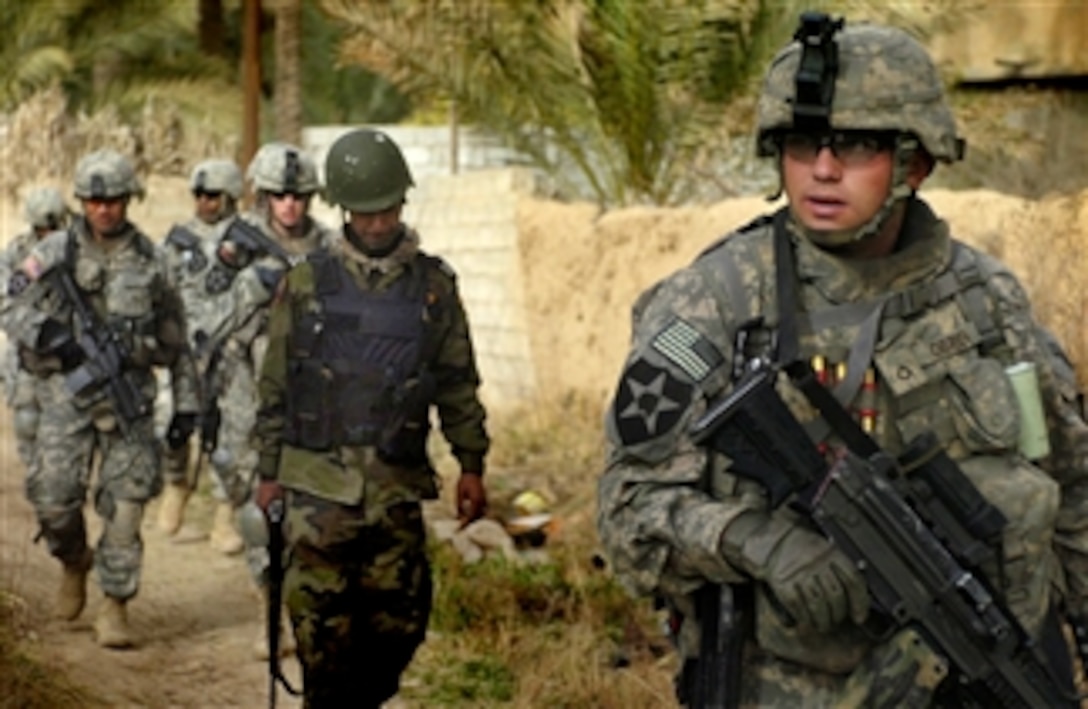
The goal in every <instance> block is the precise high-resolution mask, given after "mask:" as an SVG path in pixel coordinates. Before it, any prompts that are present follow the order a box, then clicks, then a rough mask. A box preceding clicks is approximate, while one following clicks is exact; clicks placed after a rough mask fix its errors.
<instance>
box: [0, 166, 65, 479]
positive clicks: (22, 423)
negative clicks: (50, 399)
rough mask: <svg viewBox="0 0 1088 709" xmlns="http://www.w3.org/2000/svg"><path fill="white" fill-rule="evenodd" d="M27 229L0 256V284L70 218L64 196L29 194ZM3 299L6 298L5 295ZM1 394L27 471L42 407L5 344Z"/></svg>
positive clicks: (32, 382) (42, 191)
mask: <svg viewBox="0 0 1088 709" xmlns="http://www.w3.org/2000/svg"><path fill="white" fill-rule="evenodd" d="M25 212H26V221H27V224H28V226H29V228H28V229H27V230H26V231H24V232H22V233H20V234H18V235H16V237H15V238H14V239H12V241H11V243H10V244H8V245H7V247H6V248H5V249H4V251H3V252H2V253H0V283H4V284H6V283H8V282H9V281H10V280H11V276H12V275H13V274H14V273H15V270H16V269H17V268H18V267H19V265H20V264H21V263H22V262H23V259H25V258H26V257H27V255H28V254H29V253H30V249H31V247H32V246H34V244H36V243H38V240H39V239H41V238H43V237H44V236H45V235H46V234H49V233H51V232H54V231H57V230H60V229H64V228H65V227H66V226H67V225H68V221H69V219H70V218H71V216H72V212H71V209H69V207H68V203H67V202H65V200H64V195H62V194H61V193H60V190H58V189H56V188H55V187H37V188H35V189H32V190H30V192H28V193H27V196H26V202H25ZM3 297H7V294H6V293H5V294H4V296H3ZM2 366H3V368H4V372H3V377H4V394H5V396H6V398H7V401H8V404H9V405H10V406H11V409H12V413H13V419H14V424H13V428H14V429H15V441H16V446H17V448H18V453H19V459H20V460H22V461H23V465H25V466H26V467H27V468H28V469H29V468H30V464H31V461H32V460H33V459H34V444H35V442H36V440H37V437H38V421H39V420H40V418H41V405H40V404H39V403H38V392H37V377H35V376H34V375H33V374H31V373H30V372H28V371H27V370H26V369H25V368H23V367H22V366H21V365H20V364H19V351H18V348H17V347H15V346H14V344H13V343H11V342H8V343H7V345H6V347H5V350H4V354H3V360H2Z"/></svg>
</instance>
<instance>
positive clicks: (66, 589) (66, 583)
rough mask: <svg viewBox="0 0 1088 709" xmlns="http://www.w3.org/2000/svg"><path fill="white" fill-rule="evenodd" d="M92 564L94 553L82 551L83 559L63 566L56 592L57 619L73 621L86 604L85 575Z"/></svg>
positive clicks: (88, 550)
mask: <svg viewBox="0 0 1088 709" xmlns="http://www.w3.org/2000/svg"><path fill="white" fill-rule="evenodd" d="M93 563H94V552H92V551H91V550H90V549H85V550H84V551H83V558H82V559H80V560H79V561H78V562H76V563H75V564H65V565H64V570H63V571H62V572H61V573H62V575H61V579H60V590H59V591H57V606H56V612H57V617H58V618H61V619H62V620H75V619H76V618H78V617H79V614H80V613H82V612H83V606H85V605H86V604H87V574H88V573H89V572H90V570H91V566H92V564H93Z"/></svg>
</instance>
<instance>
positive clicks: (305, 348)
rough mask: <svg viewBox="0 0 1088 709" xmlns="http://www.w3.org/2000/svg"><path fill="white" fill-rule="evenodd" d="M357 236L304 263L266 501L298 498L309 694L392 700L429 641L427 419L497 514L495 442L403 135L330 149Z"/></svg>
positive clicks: (278, 400)
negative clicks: (408, 216)
mask: <svg viewBox="0 0 1088 709" xmlns="http://www.w3.org/2000/svg"><path fill="white" fill-rule="evenodd" d="M326 177H327V186H326V190H327V195H328V198H329V200H330V201H332V202H333V203H335V204H337V205H339V206H340V207H341V209H342V210H343V214H344V223H343V226H342V238H341V239H340V240H339V241H337V242H336V243H335V244H334V245H333V247H332V248H329V249H323V250H321V251H318V252H316V253H314V254H312V255H311V256H310V257H309V258H308V259H307V260H306V261H305V262H304V263H302V264H300V265H299V266H297V267H295V268H294V269H293V270H291V271H290V272H289V273H288V275H287V278H286V280H285V282H284V283H283V286H282V288H281V290H280V292H279V294H278V296H277V300H276V302H275V304H274V305H273V306H272V310H271V315H270V321H269V345H268V354H267V356H266V358H265V362H264V367H263V369H262V371H261V376H260V379H259V384H258V389H259V392H260V407H259V409H258V414H257V426H256V434H257V435H256V438H257V441H258V450H259V453H260V459H259V463H258V467H257V471H258V473H259V474H260V477H261V483H260V486H259V488H258V495H257V502H258V505H259V506H260V507H261V508H262V509H265V508H267V506H268V504H269V502H270V501H271V500H273V499H277V498H280V497H281V496H282V498H283V499H284V500H285V503H286V520H285V541H286V546H287V554H286V558H287V559H288V566H287V570H286V575H285V579H284V590H285V598H286V605H287V609H288V612H289V614H290V617H291V623H292V625H293V626H294V630H295V635H296V639H297V642H298V657H299V660H300V661H301V664H302V668H303V684H304V695H305V704H306V706H307V707H311V708H312V709H320V708H322V707H340V706H347V705H351V706H358V707H378V706H380V705H381V704H382V702H384V701H385V700H386V699H388V698H389V697H391V696H393V695H394V694H395V693H396V692H397V690H398V687H399V684H400V676H401V673H402V672H403V671H404V669H405V668H406V667H407V665H408V663H409V662H410V661H411V659H412V656H413V654H414V653H415V651H416V648H417V647H418V646H419V645H420V643H422V642H423V639H424V635H425V633H426V629H427V620H428V617H429V613H430V608H431V575H430V567H429V564H428V560H427V557H426V553H425V544H424V541H425V540H424V526H423V517H422V514H421V509H420V503H421V501H423V500H428V499H433V498H435V497H436V496H437V489H436V480H435V471H434V470H433V468H432V467H431V464H430V461H429V459H428V454H427V438H428V433H429V431H430V413H431V411H432V409H434V410H437V413H438V421H439V422H440V427H441V431H442V434H443V436H444V437H445V438H446V440H447V441H448V442H449V444H450V446H451V448H452V452H453V455H454V457H455V458H456V459H457V461H458V462H459V464H460V468H461V474H460V477H459V479H458V482H457V500H458V514H459V516H460V517H461V518H462V520H464V521H466V522H467V521H470V520H473V519H476V518H478V517H479V516H480V515H482V514H483V512H484V509H485V505H486V496H485V493H484V485H483V480H482V475H483V472H484V458H485V455H486V453H487V451H488V446H489V439H488V436H487V433H486V430H485V427H484V418H485V413H484V408H483V406H482V405H481V403H480V400H479V398H478V396H477V389H478V387H479V384H480V378H479V375H478V373H477V369H476V362H475V357H474V354H473V346H472V339H471V336H470V333H469V326H468V320H467V318H466V316H465V311H464V308H463V306H462V303H461V298H460V295H459V292H458V287H457V281H456V279H455V277H454V273H453V271H452V270H451V269H450V267H449V266H448V265H447V264H446V263H445V262H444V261H442V260H441V259H439V258H437V257H435V256H431V255H429V254H427V253H425V252H424V251H422V250H421V249H420V243H419V236H418V234H417V233H416V232H415V231H414V230H413V229H411V228H409V227H408V226H406V225H405V224H404V223H403V222H402V221H401V209H402V208H403V206H404V202H405V195H406V194H407V192H408V189H409V188H410V187H411V186H412V185H413V182H412V177H411V174H410V172H409V169H408V165H407V164H406V162H405V160H404V156H403V155H402V154H401V151H400V149H399V148H398V147H397V145H396V143H394V142H393V140H392V139H391V138H389V136H387V135H386V134H384V133H382V132H380V131H376V130H370V129H359V130H353V131H350V132H348V133H346V134H345V135H343V136H341V137H340V138H339V139H337V141H336V142H335V143H333V145H332V146H331V147H330V148H329V152H328V156H327V162H326Z"/></svg>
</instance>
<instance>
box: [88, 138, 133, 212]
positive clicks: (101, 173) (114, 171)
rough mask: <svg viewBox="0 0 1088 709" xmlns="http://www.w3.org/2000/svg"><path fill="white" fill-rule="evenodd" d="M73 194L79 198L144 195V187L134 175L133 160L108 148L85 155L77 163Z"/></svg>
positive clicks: (112, 197)
mask: <svg viewBox="0 0 1088 709" xmlns="http://www.w3.org/2000/svg"><path fill="white" fill-rule="evenodd" d="M75 183H76V189H75V195H76V197H77V198H79V199H114V198H117V197H127V196H129V195H135V196H136V197H143V195H144V188H143V185H141V184H140V181H139V180H138V179H137V178H136V171H135V170H134V169H133V167H132V162H131V161H130V160H129V159H128V158H126V157H125V156H124V155H122V154H121V153H119V152H117V151H116V150H111V149H109V148H103V149H101V150H96V151H94V152H93V153H90V154H89V155H85V156H84V157H83V158H82V159H81V160H80V161H79V163H78V164H77V165H76V175H75Z"/></svg>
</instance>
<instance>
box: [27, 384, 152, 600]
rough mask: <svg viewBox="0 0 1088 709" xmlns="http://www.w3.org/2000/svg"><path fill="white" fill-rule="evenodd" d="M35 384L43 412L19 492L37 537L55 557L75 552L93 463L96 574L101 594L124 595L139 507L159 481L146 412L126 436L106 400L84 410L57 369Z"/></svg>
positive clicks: (134, 570) (129, 585)
mask: <svg viewBox="0 0 1088 709" xmlns="http://www.w3.org/2000/svg"><path fill="white" fill-rule="evenodd" d="M37 390H38V393H39V402H40V405H41V411H42V414H41V420H40V423H39V426H38V445H37V446H36V448H35V450H34V457H33V459H32V462H31V465H30V469H29V472H28V474H27V478H26V495H27V499H28V500H29V501H30V504H31V505H33V507H34V511H35V514H36V516H37V519H38V524H39V526H40V528H41V535H42V538H43V539H45V542H46V544H47V545H48V547H49V552H50V554H52V555H53V556H55V557H56V558H58V559H59V560H60V561H61V562H62V563H65V564H76V563H78V562H79V561H80V560H82V558H83V556H84V554H85V552H86V549H87V528H86V521H85V519H84V516H83V504H84V502H85V500H86V497H87V492H88V489H89V488H90V486H91V479H92V470H93V468H94V466H95V464H96V463H97V476H96V477H95V482H94V489H93V499H94V509H95V511H96V512H97V513H98V514H99V516H101V517H102V520H103V529H102V535H101V537H99V540H98V544H97V547H96V549H95V556H94V571H95V576H96V578H97V580H98V584H99V586H100V587H101V588H102V591H103V592H104V593H105V594H106V595H108V596H111V597H113V598H117V599H122V600H124V599H128V598H131V597H132V596H134V595H135V594H136V591H137V588H138V587H139V579H140V568H141V565H142V560H143V541H142V539H141V538H140V521H141V519H142V515H143V508H144V505H145V504H146V503H147V501H148V500H150V499H151V498H153V497H154V496H155V495H157V494H159V491H160V490H161V489H162V476H161V474H160V470H159V451H158V447H157V445H156V444H155V442H154V438H153V433H154V424H153V421H152V418H151V417H150V416H148V417H145V418H143V419H141V420H139V421H137V422H135V424H134V425H133V427H132V431H131V435H130V436H129V437H128V438H126V437H125V436H124V435H122V433H121V432H120V431H119V430H118V429H117V427H116V424H115V423H114V422H113V420H112V416H111V415H110V414H109V403H108V402H106V401H102V402H100V404H99V405H98V406H96V407H94V408H93V409H92V410H91V411H82V410H79V409H77V408H76V407H75V406H74V404H73V400H72V396H71V394H70V393H69V392H68V390H67V389H66V387H65V385H64V375H62V374H55V375H52V376H50V377H48V378H44V379H39V381H38V387H37ZM147 395H148V396H149V397H150V391H148V392H147Z"/></svg>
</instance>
